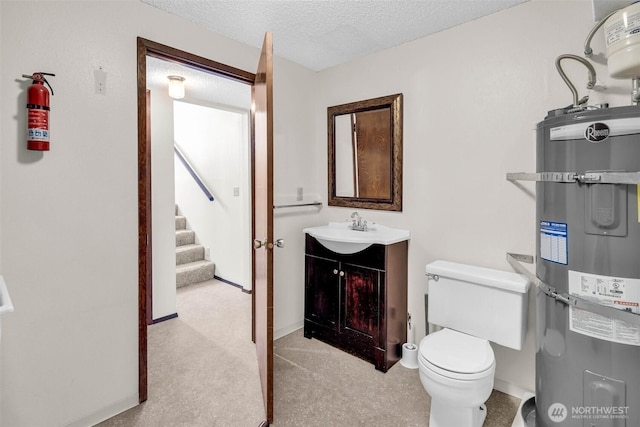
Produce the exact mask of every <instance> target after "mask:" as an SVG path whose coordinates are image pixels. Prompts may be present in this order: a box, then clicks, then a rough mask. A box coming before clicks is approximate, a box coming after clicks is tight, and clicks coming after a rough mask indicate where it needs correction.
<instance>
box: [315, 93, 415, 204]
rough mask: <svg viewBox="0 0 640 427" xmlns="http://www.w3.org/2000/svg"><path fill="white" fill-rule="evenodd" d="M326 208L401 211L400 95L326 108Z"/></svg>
mask: <svg viewBox="0 0 640 427" xmlns="http://www.w3.org/2000/svg"><path fill="white" fill-rule="evenodd" d="M327 120H328V125H327V136H328V142H329V150H328V151H329V152H328V157H329V159H328V160H329V165H328V166H329V167H328V172H329V201H328V204H329V206H343V207H352V208H358V209H379V210H388V211H402V94H401V93H399V94H395V95H389V96H383V97H380V98H372V99H367V100H364V101H358V102H352V103H349V104H342V105H335V106H333V107H328V108H327Z"/></svg>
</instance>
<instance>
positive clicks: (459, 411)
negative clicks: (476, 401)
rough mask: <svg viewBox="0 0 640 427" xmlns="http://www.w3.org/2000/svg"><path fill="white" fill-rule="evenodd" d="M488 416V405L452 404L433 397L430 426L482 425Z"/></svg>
mask: <svg viewBox="0 0 640 427" xmlns="http://www.w3.org/2000/svg"><path fill="white" fill-rule="evenodd" d="M485 418H487V407H486V405H484V404H482V405H480V406H473V407H460V406H451V405H447V404H446V403H443V402H438V401H437V399H433V398H431V411H430V415H429V427H451V426H456V427H482V424H483V423H484V420H485Z"/></svg>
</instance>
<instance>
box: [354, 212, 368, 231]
mask: <svg viewBox="0 0 640 427" xmlns="http://www.w3.org/2000/svg"><path fill="white" fill-rule="evenodd" d="M351 218H352V219H353V224H351V229H352V230H356V231H367V221H363V220H362V217H361V216H360V215H359V214H358V212H354V213H352V214H351Z"/></svg>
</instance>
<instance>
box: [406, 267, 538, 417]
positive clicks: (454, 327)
mask: <svg viewBox="0 0 640 427" xmlns="http://www.w3.org/2000/svg"><path fill="white" fill-rule="evenodd" d="M427 277H428V293H429V303H428V313H427V318H428V321H429V323H432V324H434V325H438V326H441V327H443V328H444V329H442V330H439V331H437V332H434V333H431V334H429V335H427V336H426V337H424V339H423V340H422V341H421V342H420V351H419V355H418V366H419V371H420V381H421V382H422V385H423V386H424V388H425V390H427V393H429V395H430V396H431V411H430V412H431V413H430V416H429V427H480V426H482V423H483V422H484V419H485V417H486V414H487V411H486V407H485V405H484V402H486V400H487V399H488V398H489V395H490V394H491V390H492V389H493V375H494V373H495V369H496V362H495V358H494V355H493V350H492V349H491V346H490V345H489V341H493V342H494V343H497V344H500V345H503V346H507V347H510V348H513V349H516V350H520V349H522V345H523V343H524V340H525V337H526V333H527V307H528V301H527V300H528V298H527V296H528V290H529V281H528V280H527V279H526V278H525V277H524V276H522V275H520V274H516V273H508V272H504V271H498V270H492V269H488V268H482V267H474V266H470V265H464V264H457V263H453V262H448V261H435V262H433V263H431V264H429V265H427Z"/></svg>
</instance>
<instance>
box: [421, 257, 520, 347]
mask: <svg viewBox="0 0 640 427" xmlns="http://www.w3.org/2000/svg"><path fill="white" fill-rule="evenodd" d="M427 277H428V279H427V280H428V293H429V302H428V313H427V319H428V321H429V323H433V324H436V325H439V326H442V327H445V328H450V329H454V330H456V331H459V332H464V333H466V334H469V335H473V336H475V337H478V338H484V339H486V340H489V341H492V342H494V343H496V344H500V345H503V346H506V347H510V348H513V349H516V350H520V349H522V345H523V344H524V340H525V338H526V334H527V308H528V294H529V292H528V291H529V281H528V280H527V279H526V278H525V277H524V276H522V275H520V274H517V273H510V272H506V271H499V270H493V269H490V268H483V267H476V266H472V265H466V264H458V263H455V262H449V261H435V262H432V263H430V264H428V265H427Z"/></svg>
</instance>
